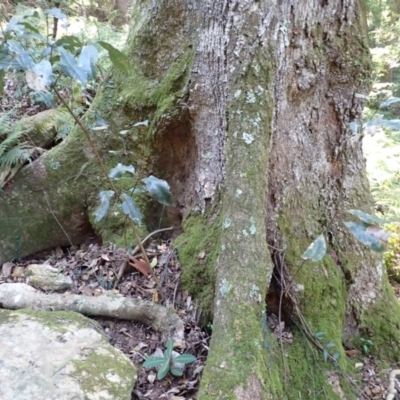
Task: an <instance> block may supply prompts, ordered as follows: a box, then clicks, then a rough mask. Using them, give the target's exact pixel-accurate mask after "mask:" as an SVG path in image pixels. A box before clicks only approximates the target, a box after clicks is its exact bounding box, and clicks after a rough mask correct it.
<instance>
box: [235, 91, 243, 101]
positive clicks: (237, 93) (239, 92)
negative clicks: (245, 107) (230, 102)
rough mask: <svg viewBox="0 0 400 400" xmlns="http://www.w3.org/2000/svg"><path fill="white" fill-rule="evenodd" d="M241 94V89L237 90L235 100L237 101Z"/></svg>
mask: <svg viewBox="0 0 400 400" xmlns="http://www.w3.org/2000/svg"><path fill="white" fill-rule="evenodd" d="M241 93H242V91H241V90H240V89H239V90H236V92H235V94H234V97H235V99H237V98H238V97H239V96H240V94H241Z"/></svg>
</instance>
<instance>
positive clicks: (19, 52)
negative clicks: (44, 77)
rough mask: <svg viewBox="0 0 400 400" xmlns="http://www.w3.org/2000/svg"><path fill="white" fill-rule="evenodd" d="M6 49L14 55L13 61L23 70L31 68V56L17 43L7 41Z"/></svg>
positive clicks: (32, 64)
mask: <svg viewBox="0 0 400 400" xmlns="http://www.w3.org/2000/svg"><path fill="white" fill-rule="evenodd" d="M8 47H9V50H10V51H11V52H12V53H15V57H14V60H13V61H15V62H16V63H18V64H19V65H20V66H21V68H23V69H24V70H28V69H32V68H33V66H34V63H33V60H32V57H31V55H30V54H29V52H28V51H26V50H25V49H24V48H23V47H22V46H21V45H20V44H19V43H16V42H13V41H9V42H8Z"/></svg>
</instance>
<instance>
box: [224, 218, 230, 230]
mask: <svg viewBox="0 0 400 400" xmlns="http://www.w3.org/2000/svg"><path fill="white" fill-rule="evenodd" d="M231 224H232V220H231V219H230V218H225V221H224V228H225V229H228V228H229V227H230V226H231Z"/></svg>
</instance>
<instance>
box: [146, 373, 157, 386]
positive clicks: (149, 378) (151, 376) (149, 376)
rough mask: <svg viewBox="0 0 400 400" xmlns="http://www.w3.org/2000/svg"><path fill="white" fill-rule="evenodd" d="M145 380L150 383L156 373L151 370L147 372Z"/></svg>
mask: <svg viewBox="0 0 400 400" xmlns="http://www.w3.org/2000/svg"><path fill="white" fill-rule="evenodd" d="M147 380H148V381H149V382H150V383H154V381H155V380H156V374H155V373H154V372H153V371H150V372H149V374H148V375H147Z"/></svg>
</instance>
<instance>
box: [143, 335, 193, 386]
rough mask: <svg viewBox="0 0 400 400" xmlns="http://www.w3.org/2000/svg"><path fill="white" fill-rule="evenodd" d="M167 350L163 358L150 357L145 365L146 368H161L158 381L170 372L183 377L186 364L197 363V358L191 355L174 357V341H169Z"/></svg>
mask: <svg viewBox="0 0 400 400" xmlns="http://www.w3.org/2000/svg"><path fill="white" fill-rule="evenodd" d="M166 345H167V348H166V349H165V351H164V356H163V357H153V356H152V357H148V358H147V359H146V361H145V362H144V363H143V367H144V368H154V367H159V368H158V372H157V379H158V380H161V379H163V378H165V376H166V375H167V374H168V372H171V374H172V375H175V376H182V375H183V366H184V364H190V363H192V362H194V361H196V357H195V356H192V355H191V354H181V355H180V356H177V357H174V354H173V351H172V349H173V345H174V342H173V341H172V340H168V341H167V343H166Z"/></svg>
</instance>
